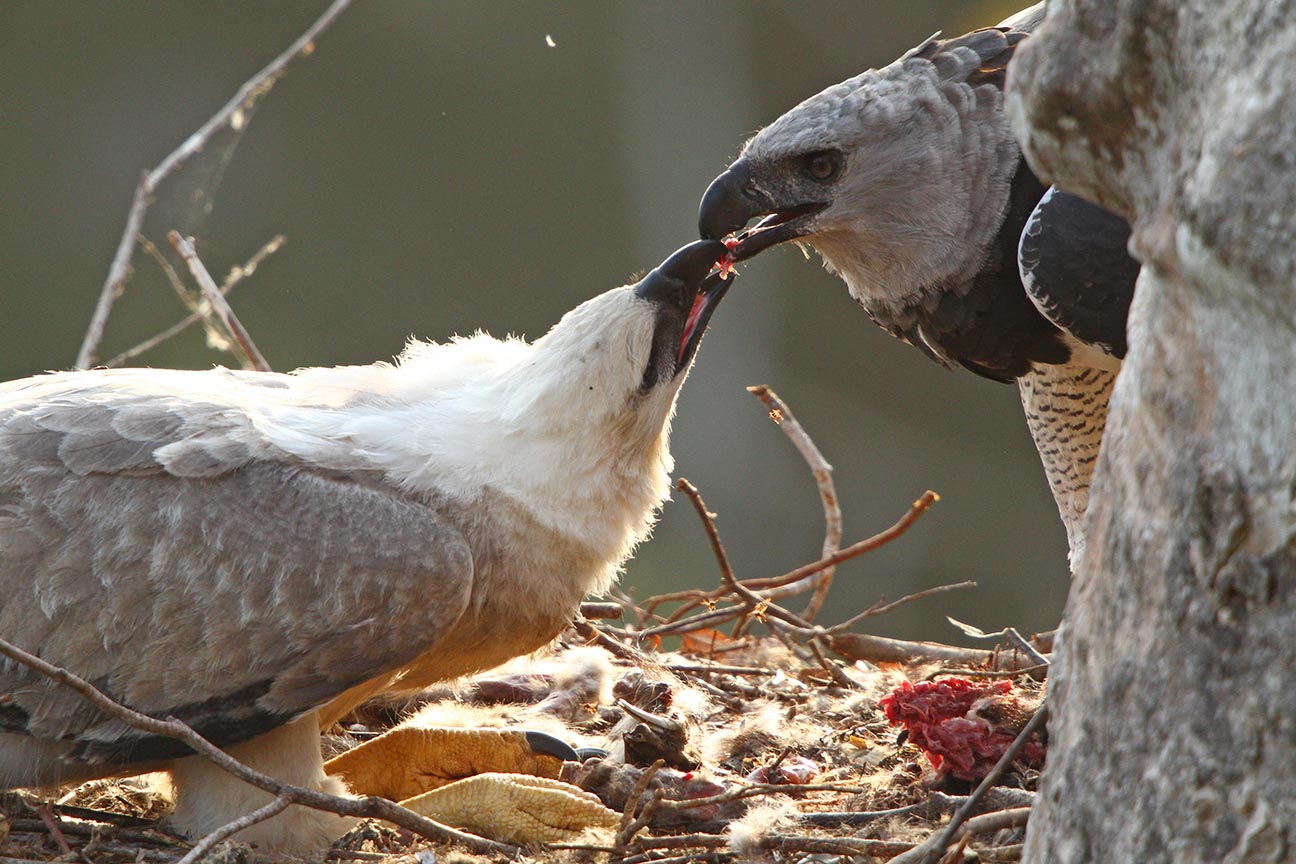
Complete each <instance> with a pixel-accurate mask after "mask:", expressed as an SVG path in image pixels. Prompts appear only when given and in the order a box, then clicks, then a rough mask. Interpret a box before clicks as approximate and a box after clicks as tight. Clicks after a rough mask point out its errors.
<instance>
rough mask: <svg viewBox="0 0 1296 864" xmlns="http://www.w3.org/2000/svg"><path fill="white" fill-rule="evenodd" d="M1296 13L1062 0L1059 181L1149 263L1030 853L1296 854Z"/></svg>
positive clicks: (1037, 75)
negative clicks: (1115, 220)
mask: <svg viewBox="0 0 1296 864" xmlns="http://www.w3.org/2000/svg"><path fill="white" fill-rule="evenodd" d="M1294 58H1296V4H1294V3H1292V2H1275V0H1117V2H1110V3H1098V2H1085V0H1053V2H1052V3H1050V8H1049V18H1048V21H1047V23H1046V24H1045V25H1044V26H1043V28H1042V29H1041V30H1040V31H1039V32H1038V33H1037V35H1035V36H1034V37H1033V38H1032V39H1031V40H1030V41H1029V42H1028V43H1027V45H1026V47H1025V48H1024V49H1023V50H1021V53H1020V55H1019V57H1018V58H1017V59H1016V60H1015V62H1014V65H1013V67H1012V69H1011V74H1010V79H1011V80H1010V91H1011V92H1010V104H1009V108H1010V113H1011V114H1012V116H1013V118H1014V121H1015V123H1016V124H1017V127H1018V129H1019V132H1020V133H1021V134H1022V136H1023V138H1024V140H1025V144H1026V151H1027V154H1028V157H1029V158H1030V160H1031V163H1032V165H1034V166H1035V167H1036V168H1037V170H1039V171H1040V172H1041V173H1042V174H1043V175H1044V176H1046V177H1048V178H1049V179H1050V180H1053V181H1056V182H1057V183H1059V185H1061V186H1063V187H1064V188H1067V189H1069V190H1071V191H1075V192H1078V193H1080V194H1082V195H1085V196H1086V197H1090V198H1092V199H1094V200H1096V201H1098V202H1100V203H1103V204H1105V205H1107V206H1108V207H1110V208H1112V209H1114V210H1116V211H1118V212H1120V213H1123V214H1124V215H1126V216H1127V217H1128V218H1129V219H1130V221H1131V223H1132V224H1133V226H1134V236H1133V238H1132V247H1133V249H1134V251H1135V252H1136V254H1137V255H1138V256H1139V257H1140V258H1141V260H1142V261H1143V262H1144V270H1143V274H1142V276H1141V277H1140V281H1139V285H1138V291H1137V296H1136V298H1135V301H1134V308H1133V309H1132V310H1131V313H1130V353H1129V357H1128V359H1127V360H1126V362H1125V366H1124V370H1123V371H1122V373H1121V377H1120V380H1119V381H1118V383H1117V385H1116V390H1115V394H1114V396H1113V398H1112V402H1111V413H1110V419H1109V422H1108V427H1107V435H1106V439H1105V441H1104V444H1103V452H1102V455H1101V457H1100V460H1099V465H1098V469H1097V473H1096V475H1095V483H1094V486H1093V489H1092V493H1091V498H1090V509H1089V513H1088V522H1087V529H1088V537H1089V543H1088V550H1087V552H1086V554H1085V556H1084V559H1083V560H1082V561H1080V562H1079V565H1078V567H1077V576H1076V582H1075V584H1074V587H1073V591H1072V595H1071V598H1070V602H1069V605H1068V611H1067V619H1068V624H1067V628H1066V634H1065V637H1064V639H1063V640H1062V642H1061V644H1060V646H1059V650H1058V652H1057V654H1055V657H1057V662H1056V665H1055V666H1054V669H1053V676H1052V691H1051V697H1050V698H1051V702H1052V705H1053V713H1052V716H1053V718H1055V719H1054V721H1053V722H1052V724H1051V729H1050V734H1051V747H1050V752H1049V764H1048V768H1047V772H1046V776H1045V780H1044V794H1043V795H1042V796H1041V798H1042V800H1041V802H1040V804H1039V805H1038V810H1037V812H1036V813H1035V814H1034V816H1033V817H1032V820H1031V826H1030V832H1029V838H1028V842H1027V850H1026V860H1027V861H1030V862H1049V864H1059V862H1082V861H1083V862H1127V861H1129V862H1133V861H1138V862H1160V861H1174V862H1176V864H1178V862H1212V864H1215V862H1244V861H1248V862H1249V861H1291V860H1296V541H1294V537H1296V505H1294V503H1293V496H1294V494H1296V75H1293V74H1292V71H1291V70H1292V62H1293V59H1294Z"/></svg>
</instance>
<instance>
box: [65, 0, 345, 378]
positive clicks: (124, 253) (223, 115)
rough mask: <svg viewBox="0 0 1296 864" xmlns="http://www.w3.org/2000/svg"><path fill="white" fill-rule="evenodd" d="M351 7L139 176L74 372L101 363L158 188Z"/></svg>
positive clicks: (333, 10)
mask: <svg viewBox="0 0 1296 864" xmlns="http://www.w3.org/2000/svg"><path fill="white" fill-rule="evenodd" d="M349 5H351V0H333V3H332V4H330V5H329V7H328V8H327V9H325V10H324V14H323V15H321V16H320V17H319V18H317V19H316V20H315V23H314V24H312V25H311V26H310V27H308V28H307V29H306V32H305V33H303V34H302V35H301V36H300V37H298V39H297V41H295V42H293V43H292V44H291V45H289V46H288V48H287V49H285V50H284V51H283V53H281V54H280V55H279V56H278V57H276V58H275V59H273V60H271V61H270V63H269V64H268V65H266V67H265V68H264V69H262V70H261V71H260V72H258V73H257V74H255V75H253V76H252V77H251V78H249V79H248V80H247V81H246V82H245V83H244V84H243V86H242V87H240V88H239V90H238V92H237V93H235V94H234V98H232V99H230V101H229V102H227V103H226V104H225V106H224V107H223V108H221V109H220V110H219V111H217V112H216V113H215V114H213V115H212V117H211V119H209V120H208V121H207V122H206V123H204V124H203V125H202V127H201V128H199V129H198V131H197V132H195V133H193V134H192V135H190V136H189V137H188V138H186V139H185V141H184V143H182V144H181V145H180V146H179V147H177V148H176V149H175V150H174V151H172V152H171V154H170V155H168V156H167V157H166V158H165V159H163V160H162V161H161V162H160V163H159V164H158V166H157V167H156V168H154V169H153V170H152V171H146V172H144V173H143V175H141V177H140V182H139V185H138V186H136V187H135V197H134V199H133V200H132V201H131V207H130V211H129V212H128V213H127V215H126V230H125V231H123V232H122V238H121V240H120V241H119V242H118V244H117V251H116V252H115V253H113V260H112V264H111V265H110V266H109V267H108V278H107V279H106V280H105V281H104V286H103V289H102V290H101V291H100V292H99V301H98V302H97V303H96V304H95V310H94V314H93V315H92V316H91V318H90V324H89V326H88V327H87V328H86V334H85V338H84V339H82V341H81V348H80V350H79V351H77V358H76V368H78V369H88V368H89V367H90V366H92V365H93V364H94V362H95V360H96V359H97V354H98V351H99V343H100V342H101V341H103V334H104V328H105V327H107V325H108V316H109V315H110V314H111V313H112V307H113V304H114V303H115V302H116V300H117V298H118V297H120V296H121V294H122V291H123V290H124V289H125V287H126V279H127V277H128V276H129V274H130V263H131V258H132V256H133V255H134V253H135V237H136V235H138V234H139V232H140V228H141V227H143V224H144V214H145V212H146V211H147V210H148V208H149V204H151V203H152V200H153V195H154V193H155V192H156V191H157V188H158V184H160V183H161V182H162V181H163V180H165V179H166V178H167V177H169V176H170V175H171V174H172V173H173V172H174V171H176V169H178V168H179V167H180V166H181V165H183V164H184V163H185V162H187V161H188V160H189V159H190V158H191V157H192V156H194V155H195V154H197V153H201V152H202V151H203V148H204V147H206V145H207V142H208V140H209V139H210V138H211V137H212V135H214V134H215V133H216V132H217V131H219V130H220V129H223V128H225V127H227V126H231V125H234V124H240V123H243V122H245V121H246V118H247V116H248V113H249V112H250V110H251V109H252V108H253V107H254V106H255V105H256V103H257V102H258V101H260V99H261V97H263V96H264V95H265V94H266V93H268V92H269V91H270V87H271V86H272V85H273V84H274V83H275V81H277V80H278V79H279V78H280V77H281V76H282V75H283V74H284V72H285V71H287V68H288V64H289V63H291V62H292V61H293V60H294V59H296V58H297V57H305V56H308V55H310V54H311V53H313V52H314V50H315V40H316V39H317V38H319V35H320V34H321V33H323V32H324V31H325V30H326V29H328V27H329V26H330V25H331V24H332V23H333V22H334V21H335V20H337V18H338V16H339V15H341V14H342V12H343V11H344V10H345V9H346V8H347V7H348V6H349Z"/></svg>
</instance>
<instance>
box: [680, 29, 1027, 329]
mask: <svg viewBox="0 0 1296 864" xmlns="http://www.w3.org/2000/svg"><path fill="white" fill-rule="evenodd" d="M1023 36H1024V34H1022V33H1020V32H1015V31H1011V30H1008V29H1007V28H1003V29H1000V28H992V29H987V30H978V31H975V32H972V33H969V34H967V35H965V36H961V37H959V38H957V39H950V40H947V41H943V42H941V41H936V40H935V39H934V38H933V39H929V40H927V41H926V42H924V43H923V44H921V45H919V46H918V47H917V48H915V49H914V50H912V51H910V52H909V53H907V54H906V55H904V56H903V57H901V58H900V59H899V60H897V61H896V62H894V63H892V64H891V65H889V66H886V67H885V68H883V69H871V70H869V71H867V72H864V73H862V74H860V75H857V76H855V77H854V78H850V79H847V80H846V81H843V82H841V83H840V84H836V85H834V86H832V87H829V88H828V89H826V90H824V91H823V92H821V93H818V94H816V95H814V96H811V97H810V98H809V99H807V100H805V101H804V102H802V103H801V104H800V105H797V106H796V107H795V108H793V109H792V110H790V111H788V112H787V113H786V114H784V115H783V116H782V117H779V118H778V119H777V120H775V121H774V122H773V123H771V124H770V125H769V126H767V127H766V128H764V129H762V130H761V131H760V132H759V133H758V134H757V135H756V136H755V137H753V138H752V139H751V140H750V141H748V142H747V144H746V146H744V148H743V150H742V153H741V155H740V156H739V158H738V159H737V160H736V161H735V162H734V163H733V164H732V165H730V166H729V169H728V170H727V171H725V172H724V173H723V174H721V175H720V176H719V177H717V178H716V179H715V180H714V181H713V182H712V183H711V186H710V187H709V188H708V189H707V191H706V194H705V195H704V197H703V199H702V203H701V208H700V212H699V218H698V224H699V230H700V232H701V234H702V236H703V237H708V238H722V237H725V236H727V235H729V234H731V233H733V232H735V231H739V230H740V229H742V228H743V227H744V226H745V225H746V224H747V223H748V222H749V221H750V220H752V219H755V218H759V219H761V221H760V222H759V223H758V224H757V225H756V226H755V228H754V229H753V230H752V231H751V232H749V233H748V234H747V235H746V237H745V239H744V242H743V243H742V244H741V245H740V246H739V247H738V249H737V257H738V258H740V259H741V258H747V257H750V256H752V255H755V254H756V253H757V252H759V251H761V250H763V249H766V248H768V247H770V246H773V245H775V244H778V243H782V242H785V241H788V240H793V241H799V242H803V243H806V244H808V245H810V246H812V247H813V248H814V249H815V250H816V251H818V252H819V254H820V255H821V256H822V257H823V259H824V262H825V264H826V265H827V267H828V268H829V269H830V270H832V271H833V272H835V273H837V274H839V275H840V276H841V277H842V278H843V279H844V280H845V281H846V283H847V285H848V287H849V288H850V291H851V294H852V295H853V296H854V297H855V298H856V299H857V300H858V301H859V302H860V303H862V304H863V305H864V307H865V308H866V309H867V310H868V311H870V312H871V313H878V314H879V315H883V316H885V315H887V314H888V313H889V312H890V311H893V310H894V309H896V308H898V307H901V306H910V305H912V304H913V303H914V302H915V301H916V300H918V299H921V297H922V296H923V295H924V294H928V293H933V292H936V291H940V290H942V289H944V288H946V287H947V286H951V285H957V284H959V283H960V282H961V281H962V280H963V279H965V278H967V277H969V276H970V275H971V274H974V273H976V272H977V270H978V269H979V268H980V266H981V264H982V262H983V261H984V259H985V257H986V255H987V249H988V247H989V246H990V245H991V243H992V242H993V240H994V237H995V235H996V233H997V232H998V230H999V226H1000V224H1001V223H1002V221H1003V217H1004V212H1005V210H1006V208H1007V204H1008V195H1009V184H1010V182H1011V180H1012V176H1013V173H1014V171H1015V169H1016V167H1017V164H1018V161H1019V158H1018V150H1017V145H1016V143H1015V142H1014V140H1013V137H1012V134H1011V131H1010V129H1009V127H1008V124H1007V121H1006V120H1005V119H1004V117H1003V112H1002V108H1001V105H1002V101H1003V80H1004V73H1005V69H1006V66H1007V62H1008V59H1009V57H1011V54H1012V49H1013V46H1014V45H1015V44H1016V43H1017V41H1019V40H1020V39H1021V38H1022V37H1023Z"/></svg>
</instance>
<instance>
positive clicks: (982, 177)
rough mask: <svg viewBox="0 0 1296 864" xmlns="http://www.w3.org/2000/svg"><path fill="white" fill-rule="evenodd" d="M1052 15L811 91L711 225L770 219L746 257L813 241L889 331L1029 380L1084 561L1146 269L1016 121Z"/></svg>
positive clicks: (770, 136) (730, 184)
mask: <svg viewBox="0 0 1296 864" xmlns="http://www.w3.org/2000/svg"><path fill="white" fill-rule="evenodd" d="M1042 18H1043V4H1040V5H1038V6H1035V7H1032V8H1030V9H1028V10H1025V11H1023V12H1021V13H1019V14H1018V15H1016V16H1014V17H1013V18H1010V19H1009V20H1008V21H1006V22H1004V23H1003V24H1001V25H1000V26H998V27H995V28H989V29H985V30H978V31H974V32H972V33H969V34H967V35H965V36H961V37H959V38H956V39H949V40H946V41H938V40H937V39H936V38H935V37H933V38H931V39H928V40H927V41H925V42H923V43H922V44H921V45H919V46H918V47H917V48H915V49H913V50H912V51H910V52H909V53H907V54H905V55H904V56H903V57H901V58H900V59H899V60H897V61H896V62H895V63H892V64H891V65H889V66H887V67H885V68H883V69H880V70H869V71H867V72H864V73H863V74H861V75H858V76H856V77H854V78H851V79H848V80H846V81H843V82H842V83H840V84H837V85H834V86H832V87H829V88H828V89H826V90H824V91H823V92H821V93H819V94H817V95H815V96H812V97H810V98H809V99H807V100H805V101H804V102H802V103H801V104H800V105H798V106H796V107H795V108H793V109H792V110H791V111H789V112H787V113H786V114H784V115H783V116H782V117H779V118H778V119H777V120H775V121H774V122H773V123H771V124H770V125H769V126H767V127H766V128H764V129H762V130H761V131H760V132H759V133H757V134H756V136H755V137H753V138H752V139H751V140H750V141H748V142H747V144H746V145H745V146H744V148H743V150H742V153H741V155H740V156H739V158H738V159H737V160H736V161H735V162H734V163H733V164H732V165H730V166H729V169H728V170H727V171H725V172H724V173H723V174H721V175H720V176H719V177H717V178H716V179H715V180H714V181H713V182H712V183H711V186H710V187H709V188H708V189H707V191H706V194H705V195H704V197H703V199H702V204H701V208H700V213H699V230H700V231H701V234H702V236H703V237H708V238H721V237H725V236H726V235H729V234H731V233H732V232H735V231H738V230H740V229H742V228H743V226H745V225H746V224H747V223H748V221H749V220H751V219H753V218H757V217H765V218H764V219H763V220H762V221H761V222H760V223H758V225H757V226H756V228H755V229H753V230H752V231H751V232H748V233H747V234H745V235H743V237H744V239H743V242H742V243H741V244H740V245H739V246H738V247H737V249H736V250H735V256H736V257H737V258H739V259H741V258H746V257H750V256H752V255H754V254H756V253H757V252H759V251H761V250H763V249H766V248H768V247H770V246H773V245H775V244H777V243H782V242H784V241H788V240H794V241H799V242H804V243H807V244H809V245H810V246H812V247H814V248H815V249H816V250H817V251H818V252H819V254H820V255H821V256H822V257H823V259H824V262H825V264H826V266H827V267H828V268H829V269H830V270H832V271H833V272H835V273H837V274H838V275H839V276H841V278H842V279H843V280H845V282H846V285H847V287H848V288H849V289H850V292H851V295H852V296H853V297H855V299H856V300H858V301H859V303H860V305H862V306H863V307H864V310H865V311H866V312H867V313H868V315H869V316H870V317H871V318H872V319H873V320H874V321H875V322H876V323H878V324H879V325H881V326H882V327H883V328H885V329H886V330H888V331H889V332H890V333H892V334H893V335H895V336H897V337H899V338H901V339H903V340H905V341H906V342H908V343H910V344H911V345H913V346H915V347H916V348H918V349H919V350H920V351H922V352H923V353H924V354H926V355H927V356H928V357H931V358H932V359H934V360H936V361H937V362H940V363H942V364H944V365H946V366H952V365H955V364H957V365H960V366H963V367H964V368H967V369H970V370H971V371H973V372H975V373H977V374H978V375H982V376H985V377H987V378H991V379H994V380H998V381H1013V380H1016V381H1017V383H1018V386H1019V388H1020V391H1021V398H1022V404H1023V406H1024V408H1025V411H1026V419H1027V423H1028V425H1029V427H1030V431H1031V435H1032V437H1033V438H1034V439H1035V444H1036V447H1037V449H1038V450H1039V454H1040V457H1041V460H1042V461H1043V463H1044V469H1045V473H1046V475H1047V476H1048V481H1049V485H1050V488H1051V489H1052V492H1053V495H1054V498H1055V499H1056V501H1057V504H1058V509H1059V511H1060V512H1061V515H1062V519H1063V522H1064V523H1065V525H1066V529H1067V538H1068V541H1069V543H1070V546H1071V556H1072V560H1073V562H1074V561H1075V560H1076V558H1077V556H1078V555H1079V553H1080V551H1081V550H1082V548H1083V545H1084V536H1083V516H1084V511H1085V508H1086V506H1087V504H1088V497H1089V491H1088V490H1089V478H1090V474H1091V473H1092V470H1093V465H1094V461H1095V459H1096V458H1097V455H1098V448H1099V445H1100V443H1101V441H1102V433H1103V428H1104V425H1105V423H1106V415H1107V401H1108V398H1109V397H1110V394H1111V387H1112V383H1113V381H1114V380H1115V375H1116V372H1117V371H1118V369H1119V368H1120V360H1121V358H1122V357H1123V356H1124V349H1125V344H1124V333H1125V318H1126V314H1127V311H1128V308H1129V303H1130V300H1131V298H1132V296H1133V288H1134V280H1135V277H1136V276H1137V273H1138V265H1137V263H1136V262H1134V261H1133V260H1132V259H1131V258H1129V257H1128V255H1127V253H1126V251H1125V244H1126V241H1127V239H1128V233H1129V231H1128V226H1126V225H1125V223H1124V222H1123V221H1122V220H1121V219H1119V218H1118V217H1116V216H1114V215H1111V214H1109V213H1107V212H1106V211H1103V210H1101V209H1100V208H1098V207H1096V206H1094V205H1092V204H1089V203H1087V202H1085V201H1083V200H1081V199H1079V198H1076V197H1074V196H1071V195H1068V194H1066V193H1063V192H1061V191H1050V192H1049V194H1047V195H1046V194H1045V193H1046V189H1045V187H1044V185H1043V184H1042V183H1040V181H1039V180H1038V179H1037V178H1036V177H1035V175H1034V174H1033V173H1032V172H1031V170H1030V168H1029V166H1027V164H1026V163H1025V161H1024V160H1023V159H1022V156H1021V151H1020V149H1019V148H1018V145H1017V142H1016V141H1015V140H1014V138H1013V134H1012V131H1011V129H1010V128H1009V125H1008V121H1007V119H1006V118H1005V117H1004V114H1003V85H1004V78H1005V74H1006V72H1007V67H1008V63H1009V61H1010V60H1011V58H1012V56H1013V49H1014V47H1015V46H1016V45H1017V44H1018V43H1020V42H1021V40H1023V39H1025V38H1027V35H1028V33H1029V32H1030V31H1031V30H1032V29H1033V28H1034V27H1035V26H1037V25H1038V23H1039V22H1040V21H1041V20H1042ZM1019 264H1020V269H1019Z"/></svg>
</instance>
